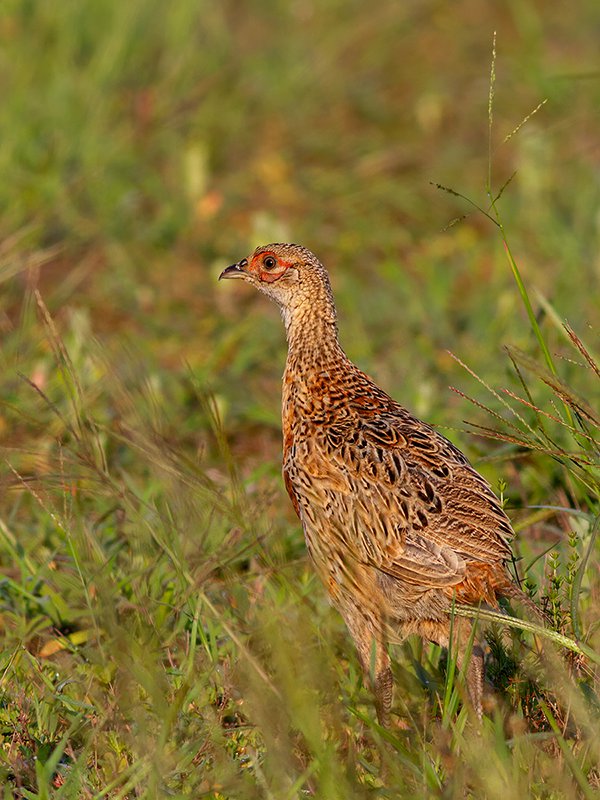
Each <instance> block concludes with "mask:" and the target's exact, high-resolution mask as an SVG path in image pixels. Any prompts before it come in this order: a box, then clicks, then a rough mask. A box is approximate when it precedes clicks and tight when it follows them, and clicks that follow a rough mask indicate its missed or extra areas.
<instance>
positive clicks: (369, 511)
mask: <svg viewBox="0 0 600 800" xmlns="http://www.w3.org/2000/svg"><path fill="white" fill-rule="evenodd" d="M363 411H364V410H363ZM312 456H313V463H314V465H315V466H316V470H315V475H314V477H315V478H317V479H318V480H317V481H316V485H317V489H316V491H318V492H320V493H321V496H320V498H315V502H317V503H321V504H322V505H323V507H324V510H325V514H326V515H328V517H329V520H328V524H329V525H330V526H332V525H333V526H334V527H336V528H337V529H338V536H342V537H343V538H344V539H345V540H348V541H345V542H344V544H347V546H348V549H349V551H350V552H353V551H354V555H355V557H357V558H358V559H359V560H360V561H362V562H363V563H368V564H370V565H372V566H375V567H377V568H378V569H380V570H382V571H383V572H385V573H387V574H389V575H391V576H393V577H396V578H398V579H402V580H404V581H407V582H409V583H418V584H420V585H423V584H425V585H430V586H434V585H439V586H450V585H456V584H458V583H460V582H461V581H462V580H463V579H464V576H465V571H468V568H469V563H470V562H477V564H478V565H499V564H502V563H503V562H504V561H506V560H508V559H509V558H511V550H510V546H509V542H510V539H511V537H512V535H513V534H512V529H511V527H510V522H509V520H508V518H507V517H506V515H505V514H504V512H503V510H502V508H501V507H500V504H499V502H498V500H497V498H496V497H495V496H494V494H493V492H492V491H491V488H490V486H489V484H488V483H487V482H486V481H485V480H484V478H482V477H481V476H480V475H479V474H478V473H477V472H476V471H475V470H474V469H473V468H472V467H471V466H470V464H469V463H468V461H467V459H466V458H465V457H464V455H463V454H462V453H461V452H460V451H459V450H458V449H457V448H456V447H454V445H453V444H452V443H451V442H449V441H448V440H447V439H446V438H445V437H443V436H441V435H440V434H439V433H437V432H436V431H435V430H433V428H431V427H430V426H428V425H426V423H423V422H421V421H419V420H417V419H416V418H414V417H412V416H411V415H410V414H409V413H408V412H407V411H406V410H405V409H403V408H401V407H399V412H398V413H393V412H390V411H388V412H386V413H381V412H379V413H370V414H367V413H362V414H360V415H358V416H354V417H353V418H350V419H348V420H345V421H342V422H340V423H338V424H335V423H332V424H330V425H327V426H324V428H323V430H322V432H321V433H320V435H318V436H316V437H315V438H314V446H313V448H312ZM301 494H303V492H301Z"/></svg>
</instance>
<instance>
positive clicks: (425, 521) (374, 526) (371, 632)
mask: <svg viewBox="0 0 600 800" xmlns="http://www.w3.org/2000/svg"><path fill="white" fill-rule="evenodd" d="M221 277H227V278H229V277H240V278H243V279H245V280H246V281H248V282H250V283H252V284H253V285H254V286H256V287H257V288H258V289H260V290H261V291H262V292H264V293H265V294H267V295H268V296H269V297H271V298H272V299H274V300H275V301H276V302H277V303H278V304H279V306H280V308H281V311H282V315H283V319H284V322H285V327H286V333H287V340H288V357H287V363H286V368H285V373H284V377H283V408H282V425H283V477H284V480H285V485H286V488H287V491H288V493H289V495H290V498H291V500H292V503H293V505H294V508H295V510H296V513H297V514H298V516H299V517H300V520H301V522H302V527H303V529H304V534H305V537H306V544H307V547H308V551H309V553H310V556H311V558H312V561H313V563H314V565H315V568H316V570H317V572H318V574H319V575H320V577H321V580H322V581H323V583H324V585H325V586H326V588H327V591H328V593H329V596H330V598H331V601H332V602H333V604H334V605H335V606H336V607H337V608H338V609H339V611H340V613H341V614H342V616H343V617H344V619H345V621H346V624H347V626H348V629H349V631H350V633H351V635H352V638H353V639H354V642H355V644H356V647H357V650H358V654H359V657H360V660H361V663H362V665H363V668H364V670H365V673H366V674H367V676H368V677H370V678H371V679H372V683H373V688H374V693H375V700H376V707H377V713H378V717H379V719H380V721H381V722H382V723H383V724H385V723H386V722H387V720H388V716H389V710H390V706H391V701H392V673H391V670H390V662H389V656H388V654H387V649H386V644H387V643H388V642H390V641H398V640H401V639H403V638H404V637H405V636H407V635H408V634H411V633H416V634H419V635H420V636H422V637H423V638H424V639H427V640H430V641H433V642H437V643H438V644H440V645H442V646H448V644H449V637H450V621H449V612H450V610H451V606H452V602H453V598H456V601H457V602H460V603H465V604H471V605H479V604H480V603H485V604H489V605H491V606H496V605H497V596H498V595H502V594H514V592H515V590H516V591H518V590H517V587H516V586H515V585H514V584H513V582H512V580H511V578H510V576H509V574H508V572H507V570H506V566H505V565H506V563H507V562H508V561H509V560H510V559H511V549H510V540H511V537H512V535H513V534H512V529H511V526H510V522H509V520H508V518H507V517H506V515H505V513H504V512H503V510H502V508H501V507H500V505H499V503H498V500H497V499H496V497H495V496H494V494H493V493H492V491H491V489H490V487H489V485H488V483H487V482H486V481H485V480H484V479H483V478H482V477H481V476H480V475H479V474H478V473H477V472H476V471H475V470H474V469H473V468H472V467H471V466H470V464H469V463H468V461H467V459H466V458H465V457H464V456H463V454H462V453H461V452H460V451H459V450H458V449H457V448H456V447H455V446H454V445H453V444H451V443H450V442H449V441H448V440H447V439H445V438H444V437H443V436H441V435H440V434H439V433H437V432H436V431H435V430H434V429H433V428H431V427H430V426H429V425H427V424H426V423H424V422H422V421H421V420H419V419H417V418H416V417H414V416H413V415H412V414H411V413H410V412H409V411H407V410H406V409H405V408H404V407H403V406H401V405H400V404H399V403H397V402H396V401H395V400H393V399H392V398H391V397H390V396H389V395H387V394H386V393H385V392H384V391H383V390H382V389H380V388H379V387H378V386H377V385H376V384H375V383H373V381H372V380H371V379H370V378H369V377H368V376H367V375H365V374H364V372H361V370H359V369H358V367H356V366H355V365H354V364H353V363H352V362H351V361H350V360H349V359H348V357H347V356H346V354H345V353H344V351H343V350H342V348H341V346H340V344H339V341H338V333H337V323H336V311H335V306H334V302H333V296H332V293H331V287H330V283H329V278H328V275H327V272H326V270H325V268H324V267H323V265H322V264H321V263H320V262H319V260H318V259H317V258H316V256H314V255H313V254H312V253H311V252H310V251H309V250H306V249H305V248H304V247H300V246H298V245H292V244H270V245H267V246H265V247H259V248H258V249H257V250H255V252H254V253H253V254H252V256H250V257H249V258H248V259H243V260H242V261H240V262H239V263H238V264H235V265H233V266H231V267H228V268H227V269H226V270H225V271H224V272H223V273H222V275H221ZM454 631H455V637H456V642H455V643H456V645H457V647H458V652H459V654H462V653H463V652H464V649H465V647H466V645H467V642H468V640H469V637H470V633H471V630H470V623H467V622H465V621H464V620H462V621H456V620H455V622H454ZM459 660H460V659H459ZM467 681H468V686H469V691H470V695H471V699H472V702H473V705H474V707H475V710H476V712H477V714H478V715H481V696H482V689H483V655H482V652H481V649H480V648H479V647H478V646H477V644H476V645H475V647H474V648H473V652H472V655H471V658H470V662H469V665H468V669H467Z"/></svg>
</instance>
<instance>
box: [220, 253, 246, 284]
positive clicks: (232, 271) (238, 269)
mask: <svg viewBox="0 0 600 800" xmlns="http://www.w3.org/2000/svg"><path fill="white" fill-rule="evenodd" d="M247 266H248V259H247V258H242V260H241V261H238V263H237V264H232V265H231V266H230V267H226V268H225V269H224V270H223V272H222V273H221V274H220V275H219V280H221V279H222V278H244V277H245V276H246V275H247V274H248V273H247V272H246V269H245V268H246V267H247Z"/></svg>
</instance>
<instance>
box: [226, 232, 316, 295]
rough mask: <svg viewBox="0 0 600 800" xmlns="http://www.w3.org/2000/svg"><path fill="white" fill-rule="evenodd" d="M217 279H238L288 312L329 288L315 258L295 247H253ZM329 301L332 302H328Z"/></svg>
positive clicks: (282, 245)
mask: <svg viewBox="0 0 600 800" xmlns="http://www.w3.org/2000/svg"><path fill="white" fill-rule="evenodd" d="M221 278H241V279H242V280H245V281H246V282H247V283H251V284H252V285H253V286H255V287H256V288H257V289H259V291H261V292H263V293H264V294H266V295H268V296H269V297H270V298H271V299H273V300H275V302H276V303H278V305H280V306H281V307H282V309H284V310H289V311H291V310H292V309H294V308H297V307H299V306H301V305H303V304H304V303H305V302H306V301H310V300H311V298H312V299H315V298H316V297H317V296H318V295H320V294H322V293H323V291H325V294H326V295H327V297H328V298H329V300H331V288H330V285H329V278H328V275H327V272H326V270H325V267H324V266H323V265H322V264H321V262H320V261H319V259H318V258H317V257H316V256H315V255H314V254H313V253H311V252H310V250H307V249H306V248H305V247H301V246H300V245H298V244H268V245H263V246H262V247H257V248H256V250H255V251H254V252H253V253H252V255H251V256H248V258H243V259H242V260H241V261H238V262H237V264H232V265H231V266H230V267H227V269H224V270H223V272H222V273H221V274H220V276H219V280H221ZM331 302H332V301H331Z"/></svg>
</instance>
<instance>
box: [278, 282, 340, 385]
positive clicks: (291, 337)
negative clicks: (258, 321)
mask: <svg viewBox="0 0 600 800" xmlns="http://www.w3.org/2000/svg"><path fill="white" fill-rule="evenodd" d="M282 314H283V321H284V323H285V330H286V336H287V341H288V359H287V366H288V369H289V368H298V367H301V368H302V369H303V370H306V369H319V370H320V369H322V368H323V367H324V366H326V365H327V364H331V363H332V362H334V361H339V359H340V358H345V355H344V351H343V350H342V348H341V346H340V343H339V340H338V329H337V315H336V311H335V305H334V303H333V297H332V296H331V291H330V290H328V287H323V290H322V291H321V292H320V293H319V296H316V297H315V296H314V295H313V294H311V296H307V297H299V298H297V300H296V302H295V303H294V304H292V305H288V306H286V307H284V308H283V309H282Z"/></svg>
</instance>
